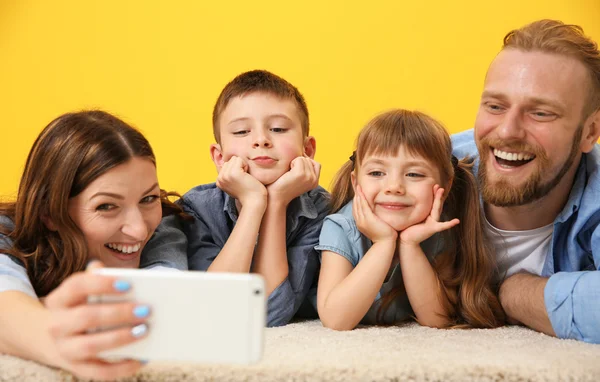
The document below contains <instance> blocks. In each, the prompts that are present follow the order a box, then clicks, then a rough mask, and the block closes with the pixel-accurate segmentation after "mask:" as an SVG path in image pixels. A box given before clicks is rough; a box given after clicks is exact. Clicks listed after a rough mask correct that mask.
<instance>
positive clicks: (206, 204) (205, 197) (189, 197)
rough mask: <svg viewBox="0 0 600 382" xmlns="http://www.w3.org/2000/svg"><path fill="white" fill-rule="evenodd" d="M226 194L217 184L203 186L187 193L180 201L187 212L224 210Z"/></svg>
mask: <svg viewBox="0 0 600 382" xmlns="http://www.w3.org/2000/svg"><path fill="white" fill-rule="evenodd" d="M225 196H226V194H225V192H223V190H221V189H220V188H218V187H217V185H216V183H210V184H202V185H199V186H196V187H194V188H192V189H191V190H189V191H188V192H186V193H185V194H184V195H183V196H182V197H181V199H180V203H181V204H182V206H183V208H184V210H186V212H190V210H191V211H193V212H199V211H206V210H209V211H210V210H214V208H215V207H218V208H220V209H221V210H222V209H223V206H224V204H225Z"/></svg>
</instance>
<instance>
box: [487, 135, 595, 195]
mask: <svg viewBox="0 0 600 382" xmlns="http://www.w3.org/2000/svg"><path fill="white" fill-rule="evenodd" d="M582 134H583V125H582V126H580V127H579V128H578V129H577V132H576V133H575V139H574V140H573V144H572V146H571V152H570V153H569V157H568V158H567V160H566V161H565V163H564V164H563V166H562V168H561V169H560V171H558V173H556V175H555V176H554V177H553V178H552V179H551V180H550V181H548V182H545V183H544V182H543V180H542V178H543V174H547V173H549V172H550V166H551V162H550V159H549V158H548V155H547V154H546V153H545V152H544V150H542V149H541V148H539V147H533V146H530V145H527V144H525V143H522V142H514V143H510V142H508V143H507V142H503V141H500V140H497V139H485V138H484V139H482V140H481V141H478V142H477V149H478V151H479V153H480V155H479V158H480V161H479V171H478V174H477V177H478V181H479V185H480V190H481V195H482V197H483V201H484V202H485V203H489V204H492V205H494V206H498V207H515V206H522V205H525V204H529V203H531V202H533V201H535V200H538V199H540V198H543V197H544V196H546V195H547V194H548V193H549V192H550V191H552V189H554V187H556V185H558V183H560V181H561V179H562V178H563V176H565V174H566V173H567V171H569V169H570V168H571V166H572V164H573V162H574V161H575V158H576V157H577V154H579V142H580V141H581V136H582ZM498 147H501V148H502V150H503V151H511V152H527V153H530V154H533V155H535V157H534V158H533V159H532V162H534V163H531V164H530V165H534V166H535V168H534V169H533V172H532V173H531V175H529V177H528V178H527V179H525V180H524V181H521V182H520V183H519V184H514V182H511V181H510V178H509V177H507V176H502V175H499V176H498V175H497V176H496V180H495V181H493V182H491V181H489V180H488V168H487V161H488V155H489V153H490V152H491V151H492V150H493V148H498ZM496 160H497V158H496ZM524 165H527V164H524Z"/></svg>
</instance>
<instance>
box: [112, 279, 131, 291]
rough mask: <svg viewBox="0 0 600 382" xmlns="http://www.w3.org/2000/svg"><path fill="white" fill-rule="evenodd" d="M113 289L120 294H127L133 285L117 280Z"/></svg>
mask: <svg viewBox="0 0 600 382" xmlns="http://www.w3.org/2000/svg"><path fill="white" fill-rule="evenodd" d="M113 287H114V288H115V289H116V290H117V291H119V292H127V291H128V290H129V288H131V285H130V284H129V283H128V282H127V281H124V280H117V281H115V283H114V284H113Z"/></svg>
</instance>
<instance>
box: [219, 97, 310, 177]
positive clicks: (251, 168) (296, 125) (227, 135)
mask: <svg viewBox="0 0 600 382" xmlns="http://www.w3.org/2000/svg"><path fill="white" fill-rule="evenodd" d="M219 129H220V133H221V143H220V144H213V145H212V146H211V155H212V158H213V162H214V163H215V165H216V166H217V170H218V171H220V170H221V166H222V165H223V164H224V163H225V162H227V161H228V160H229V159H231V157H232V156H237V157H240V158H242V159H243V160H245V161H246V162H247V164H248V173H249V174H250V175H252V176H253V177H255V178H256V179H258V180H259V181H260V182H261V183H262V184H264V185H269V184H271V183H273V182H275V181H276V180H277V179H279V178H280V177H281V176H282V175H283V174H285V173H286V172H287V171H289V170H290V163H291V162H292V160H293V159H294V158H297V157H299V156H302V155H304V154H306V155H307V156H309V157H310V158H313V157H314V153H315V140H314V138H313V137H306V138H305V137H304V135H303V133H302V125H301V122H300V116H299V112H298V108H297V106H296V104H295V103H294V102H293V101H292V100H286V99H281V98H279V97H277V96H274V95H270V94H267V93H259V92H255V93H250V94H246V95H244V96H241V97H235V98H232V99H231V100H230V101H229V104H228V105H227V107H226V108H225V110H223V112H222V113H221V116H220V118H219Z"/></svg>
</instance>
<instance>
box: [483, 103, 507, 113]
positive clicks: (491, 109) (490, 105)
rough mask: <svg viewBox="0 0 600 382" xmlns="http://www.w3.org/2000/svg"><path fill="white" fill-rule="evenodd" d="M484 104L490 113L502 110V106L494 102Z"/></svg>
mask: <svg viewBox="0 0 600 382" xmlns="http://www.w3.org/2000/svg"><path fill="white" fill-rule="evenodd" d="M484 106H485V108H486V109H487V110H488V111H489V112H490V113H499V112H501V111H503V110H504V108H503V107H502V106H500V105H498V104H495V103H485V104H484Z"/></svg>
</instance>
